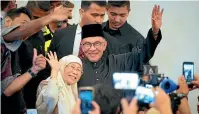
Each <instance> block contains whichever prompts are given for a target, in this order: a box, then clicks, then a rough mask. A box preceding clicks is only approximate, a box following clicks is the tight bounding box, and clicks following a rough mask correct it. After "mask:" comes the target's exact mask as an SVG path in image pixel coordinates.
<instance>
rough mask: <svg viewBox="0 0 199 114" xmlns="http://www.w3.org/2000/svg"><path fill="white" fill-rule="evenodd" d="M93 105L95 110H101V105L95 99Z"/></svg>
mask: <svg viewBox="0 0 199 114" xmlns="http://www.w3.org/2000/svg"><path fill="white" fill-rule="evenodd" d="M92 105H93V107H94V109H95V110H100V107H99V105H98V104H97V103H96V102H95V101H92Z"/></svg>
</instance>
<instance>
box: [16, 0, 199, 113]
mask: <svg viewBox="0 0 199 114" xmlns="http://www.w3.org/2000/svg"><path fill="white" fill-rule="evenodd" d="M17 2H18V3H19V4H18V5H19V6H21V5H24V4H25V1H23V2H21V1H20V2H19V1H17ZM74 3H75V9H74V11H73V20H72V21H71V22H72V23H77V22H78V21H79V13H78V12H79V7H80V2H78V1H75V2H74ZM154 4H159V5H161V7H163V8H164V14H163V25H162V28H161V30H162V36H163V38H162V41H161V43H160V44H159V46H158V48H157V50H156V53H155V55H154V57H153V58H152V61H151V62H152V64H154V65H158V66H159V71H160V72H161V73H165V74H166V75H167V76H169V77H170V78H172V79H174V80H175V81H176V82H177V79H178V76H180V75H181V74H182V62H183V61H193V62H194V63H195V73H196V74H199V37H198V34H197V33H199V28H198V27H199V2H197V1H195V2H188V1H184V2H177V1H175V2H173V1H164V2H163V1H131V12H130V16H129V18H128V22H129V23H130V24H131V25H132V26H133V27H135V28H136V29H137V30H138V31H139V32H140V33H142V34H143V35H144V36H146V35H147V32H148V30H149V28H150V27H151V20H150V19H151V11H152V8H153V5H154ZM106 19H107V17H106V18H105V20H106ZM198 95H199V91H198V90H197V91H192V92H190V95H189V103H190V106H191V110H192V114H197V108H196V105H197V96H198Z"/></svg>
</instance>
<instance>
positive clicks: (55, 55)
mask: <svg viewBox="0 0 199 114" xmlns="http://www.w3.org/2000/svg"><path fill="white" fill-rule="evenodd" d="M54 57H55V60H57V54H56V52H54Z"/></svg>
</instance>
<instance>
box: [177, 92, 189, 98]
mask: <svg viewBox="0 0 199 114" xmlns="http://www.w3.org/2000/svg"><path fill="white" fill-rule="evenodd" d="M177 96H178V98H180V99H183V98H184V97H186V98H187V95H185V94H184V93H177Z"/></svg>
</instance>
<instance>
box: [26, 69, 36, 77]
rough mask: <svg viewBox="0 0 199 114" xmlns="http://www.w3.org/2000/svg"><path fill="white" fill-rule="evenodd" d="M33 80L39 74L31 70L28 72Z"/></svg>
mask: <svg viewBox="0 0 199 114" xmlns="http://www.w3.org/2000/svg"><path fill="white" fill-rule="evenodd" d="M27 72H28V73H29V74H30V75H31V76H32V77H33V78H34V77H36V76H37V74H35V73H33V72H32V70H31V68H30V69H28V71H27Z"/></svg>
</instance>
